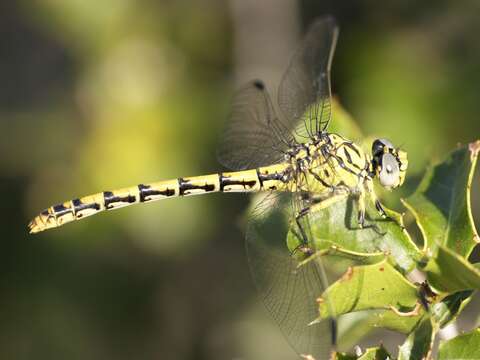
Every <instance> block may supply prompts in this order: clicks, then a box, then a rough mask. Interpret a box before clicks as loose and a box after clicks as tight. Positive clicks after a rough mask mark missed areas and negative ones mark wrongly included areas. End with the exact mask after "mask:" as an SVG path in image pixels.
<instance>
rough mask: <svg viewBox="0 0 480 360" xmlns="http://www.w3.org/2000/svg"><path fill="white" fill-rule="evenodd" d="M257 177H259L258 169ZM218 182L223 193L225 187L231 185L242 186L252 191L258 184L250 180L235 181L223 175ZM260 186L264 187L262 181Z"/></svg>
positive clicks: (220, 175)
mask: <svg viewBox="0 0 480 360" xmlns="http://www.w3.org/2000/svg"><path fill="white" fill-rule="evenodd" d="M257 176H258V169H257ZM218 181H219V183H220V191H223V189H224V188H225V186H230V185H241V186H243V187H244V188H245V189H247V188H250V189H251V188H253V187H254V186H255V185H256V184H257V181H256V180H249V181H245V180H234V179H231V178H230V177H229V176H225V175H223V173H220V174H218ZM260 186H262V182H261V181H260Z"/></svg>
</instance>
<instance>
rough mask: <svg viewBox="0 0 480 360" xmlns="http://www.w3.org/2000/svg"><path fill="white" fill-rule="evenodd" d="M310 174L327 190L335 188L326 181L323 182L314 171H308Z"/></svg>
mask: <svg viewBox="0 0 480 360" xmlns="http://www.w3.org/2000/svg"><path fill="white" fill-rule="evenodd" d="M308 172H309V173H310V174H311V175H312V176H313V177H314V178H315V180H317V181H318V182H320V183H321V184H322V185H323V186H325V187H326V188H332V187H333V186H332V185H331V184H329V183H327V182H326V181H325V180H323V179H322V178H321V177H320V176H319V175H318V174H317V173H315V172H313V171H312V170H308Z"/></svg>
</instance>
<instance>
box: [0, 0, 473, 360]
mask: <svg viewBox="0 0 480 360" xmlns="http://www.w3.org/2000/svg"><path fill="white" fill-rule="evenodd" d="M322 14H333V15H335V16H336V17H337V19H338V21H339V23H340V26H341V35H340V39H339V43H338V48H337V53H336V56H335V60H334V66H333V84H334V92H335V93H336V94H337V96H338V97H339V99H340V101H341V102H342V103H343V104H344V106H345V107H346V108H347V109H348V110H349V111H350V112H351V113H352V114H353V116H354V117H355V118H356V119H357V120H358V122H359V124H360V126H361V127H362V129H363V130H364V132H365V133H367V134H381V135H382V136H385V137H389V138H391V139H392V140H393V141H394V142H395V143H397V144H401V145H402V146H403V148H404V149H406V150H407V151H408V152H409V156H410V164H411V171H410V174H409V179H410V180H409V182H408V184H407V186H406V187H405V188H404V189H403V190H402V192H401V195H406V194H408V193H409V192H411V191H412V189H413V186H414V184H415V181H417V179H418V177H419V176H420V174H421V172H422V170H423V169H424V168H425V166H426V164H427V163H428V162H429V161H432V160H435V159H440V158H441V157H442V154H445V153H446V152H447V151H448V150H449V149H451V148H453V147H455V146H456V144H457V143H466V142H469V141H472V140H474V139H476V138H478V137H480V119H479V105H480V91H479V89H480V87H479V86H480V85H479V84H480V45H479V43H478V33H479V31H480V21H479V15H480V5H479V3H478V2H476V1H462V2H460V1H423V2H421V3H419V2H416V1H391V2H381V1H372V0H357V1H294V0H262V1H258V0H231V1H221V0H201V1H194V0H176V1H173V0H169V1H167V0H164V1H160V0H159V1H148V0H136V1H133V0H103V1H93V0H63V1H55V0H42V1H35V2H33V1H27V0H24V1H22V0H19V1H2V2H0V154H1V155H0V185H1V186H0V192H1V202H0V206H1V207H0V222H1V229H2V232H1V239H2V241H1V243H2V251H1V252H0V358H1V359H167V358H168V359H293V358H295V355H294V353H293V351H292V350H290V348H289V346H288V345H287V344H286V342H285V340H284V339H283V337H282V335H281V334H280V331H279V330H278V328H277V327H276V326H275V324H273V323H272V321H271V320H270V318H269V317H268V314H267V313H266V311H265V310H264V308H263V306H262V304H261V301H260V300H259V298H258V297H257V295H256V292H255V289H254V286H253V283H252V281H251V280H250V276H249V270H248V266H247V260H246V257H245V252H244V243H243V230H242V229H243V225H244V220H243V217H242V215H243V212H244V209H245V208H246V206H247V205H248V197H247V196H244V195H228V196H225V195H221V194H217V195H210V196H206V197H193V198H188V199H176V200H168V201H163V202H158V203H152V204H146V205H143V206H134V207H130V208H127V209H122V210H119V211H115V212H110V213H105V214H102V215H100V216H98V217H97V216H96V217H93V218H89V219H87V220H84V221H81V222H78V223H75V224H71V225H69V226H66V227H64V228H61V229H59V230H57V231H50V232H46V233H42V234H39V235H36V236H30V235H28V234H27V230H26V224H27V223H28V221H29V219H30V218H31V217H33V216H34V215H35V214H36V213H37V212H38V211H39V210H41V209H43V208H45V207H46V206H48V205H50V204H52V203H57V202H60V201H64V200H67V199H70V198H73V197H77V196H81V195H86V194H89V193H92V192H97V191H102V190H106V189H112V188H117V187H123V186H128V185H131V184H137V183H145V182H149V181H155V180H158V179H163V178H172V177H173V178H176V177H179V176H188V175H196V174H202V173H210V172H214V171H218V170H220V169H221V167H220V166H219V165H218V163H217V162H216V158H215V147H216V144H217V141H218V136H219V134H220V133H221V128H222V126H223V124H224V122H225V120H226V119H227V115H228V109H229V101H230V98H231V94H232V93H233V91H234V89H235V88H236V87H238V86H239V85H240V84H241V83H244V82H246V81H248V80H250V79H251V78H262V79H264V80H266V82H267V84H268V86H269V87H270V88H271V89H272V90H274V89H275V86H276V84H278V80H279V78H280V77H281V74H282V72H283V70H284V69H285V66H286V64H287V62H288V58H289V54H290V53H291V51H292V50H293V49H294V48H295V44H296V42H297V39H298V38H299V36H300V34H301V33H302V31H303V29H305V27H306V26H307V25H308V23H309V22H311V21H312V19H313V18H315V17H317V16H320V15H322ZM479 187H480V183H479V181H478V177H477V178H476V179H475V184H474V189H473V191H474V194H473V201H474V209H475V216H476V218H477V219H478V218H479V216H480V204H479V203H480V195H479V194H480V192H479ZM398 196H399V195H398V194H397V197H398ZM473 304H474V306H476V308H477V309H478V303H475V302H474V303H473ZM472 306H473V305H472ZM472 306H470V307H471V308H472ZM473 309H475V307H473ZM470 318H471V319H473V320H472V321H474V319H475V318H474V317H472V316H470ZM392 350H394V349H392Z"/></svg>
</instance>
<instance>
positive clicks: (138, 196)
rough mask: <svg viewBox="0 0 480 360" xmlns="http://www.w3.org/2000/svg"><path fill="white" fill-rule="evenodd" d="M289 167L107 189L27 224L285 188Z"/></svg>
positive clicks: (49, 224) (46, 225) (40, 226)
mask: <svg viewBox="0 0 480 360" xmlns="http://www.w3.org/2000/svg"><path fill="white" fill-rule="evenodd" d="M289 166H290V165H289V164H287V163H285V164H278V165H272V166H266V167H262V168H258V169H253V170H245V171H238V172H227V173H219V174H212V175H204V176H194V177H185V178H178V179H172V180H165V181H159V182H155V183H150V184H139V185H136V186H131V187H128V188H123V189H118V190H112V191H104V192H101V193H97V194H94V195H89V196H85V197H82V198H79V199H74V200H71V201H67V202H64V203H63V204H58V205H54V206H51V207H49V208H47V209H45V210H44V211H42V212H41V213H40V214H39V215H38V216H36V217H35V218H34V219H33V220H32V221H31V222H30V224H29V225H28V226H29V229H30V233H37V232H40V231H43V230H47V229H50V228H55V227H58V226H61V225H64V224H66V223H69V222H72V221H75V220H80V219H83V218H85V217H87V216H91V215H94V214H97V213H99V212H102V211H104V210H113V209H118V208H121V207H124V206H129V205H132V204H137V203H143V202H148V201H156V200H162V199H167V198H171V197H177V196H189V195H200V194H207V193H211V192H219V191H220V192H255V191H262V190H280V191H281V190H286V189H287V179H286V177H285V172H286V169H287V168H288V167H289Z"/></svg>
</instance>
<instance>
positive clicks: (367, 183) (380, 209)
mask: <svg viewBox="0 0 480 360" xmlns="http://www.w3.org/2000/svg"><path fill="white" fill-rule="evenodd" d="M365 189H366V191H367V192H368V195H369V196H370V199H371V200H372V201H373V202H374V203H375V208H376V209H377V211H378V212H379V213H380V215H381V216H382V218H384V219H388V220H391V221H393V222H395V223H396V224H397V225H398V226H400V227H401V228H402V230H405V226H403V225H402V224H401V223H399V222H398V220H397V219H394V218H392V217H391V216H389V215H388V214H387V212H386V211H385V209H384V208H383V205H382V203H381V202H380V200H379V199H378V197H377V194H375V190H374V188H373V182H372V180H371V179H369V180H367V181H365Z"/></svg>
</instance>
